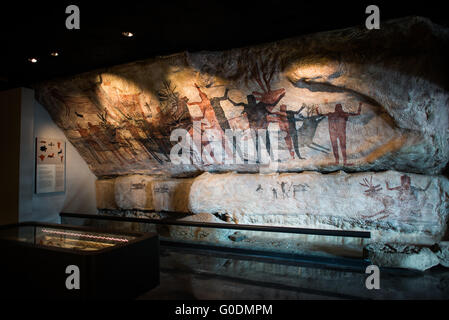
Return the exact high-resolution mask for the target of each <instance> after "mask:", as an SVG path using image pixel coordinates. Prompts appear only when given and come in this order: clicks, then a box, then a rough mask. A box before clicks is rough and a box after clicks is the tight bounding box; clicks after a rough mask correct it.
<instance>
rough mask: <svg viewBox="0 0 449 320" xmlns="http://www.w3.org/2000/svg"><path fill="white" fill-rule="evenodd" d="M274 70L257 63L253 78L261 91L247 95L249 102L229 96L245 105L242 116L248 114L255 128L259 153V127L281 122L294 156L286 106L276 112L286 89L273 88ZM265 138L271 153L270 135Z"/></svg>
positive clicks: (234, 103)
mask: <svg viewBox="0 0 449 320" xmlns="http://www.w3.org/2000/svg"><path fill="white" fill-rule="evenodd" d="M273 75H274V71H271V72H270V73H268V72H266V71H261V70H260V68H259V65H258V64H256V66H255V67H254V69H253V71H252V73H251V80H252V81H254V82H255V83H257V84H258V86H259V88H260V89H261V91H262V92H260V91H253V92H252V94H249V95H247V103H244V102H239V103H237V102H235V101H233V100H232V99H231V98H228V100H229V102H231V103H232V104H233V105H234V106H235V107H239V106H243V112H242V116H246V119H247V121H248V126H249V129H252V130H254V140H255V148H256V151H257V152H258V154H259V138H258V131H257V130H259V129H265V130H266V129H267V128H268V125H269V123H277V124H279V127H280V130H281V131H283V132H284V133H285V135H286V136H288V138H287V137H286V138H285V139H286V143H287V146H288V148H289V150H290V155H291V156H292V158H294V153H293V147H292V144H291V138H290V136H289V135H290V134H289V130H288V129H287V128H288V119H287V114H286V106H285V105H284V106H283V107H282V110H280V111H279V112H275V111H274V108H275V107H276V105H277V104H278V103H279V102H280V101H281V99H282V98H283V97H284V96H285V92H286V91H285V89H284V88H280V89H276V90H273V89H271V85H270V82H271V81H272V78H273ZM263 138H265V139H264V140H265V141H266V146H265V147H266V150H267V152H268V153H270V137H269V135H266V136H265V137H263Z"/></svg>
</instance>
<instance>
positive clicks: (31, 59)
mask: <svg viewBox="0 0 449 320" xmlns="http://www.w3.org/2000/svg"><path fill="white" fill-rule="evenodd" d="M28 61H29V62H31V63H36V62H37V59H36V58H29V59H28Z"/></svg>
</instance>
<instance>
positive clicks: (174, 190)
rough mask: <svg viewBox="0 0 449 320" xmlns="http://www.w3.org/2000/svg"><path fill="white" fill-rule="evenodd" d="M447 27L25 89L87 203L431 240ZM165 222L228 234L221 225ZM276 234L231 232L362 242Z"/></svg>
mask: <svg viewBox="0 0 449 320" xmlns="http://www.w3.org/2000/svg"><path fill="white" fill-rule="evenodd" d="M448 39H449V31H448V29H445V28H443V27H441V26H438V25H435V24H433V23H432V22H431V21H429V20H427V19H424V18H415V17H412V18H405V19H400V20H394V21H389V22H383V24H382V30H381V31H376V30H366V29H365V28H364V27H354V28H348V29H344V30H337V31H329V32H323V33H318V34H312V35H307V36H302V37H299V38H296V39H287V40H282V41H278V42H275V43H268V44H261V45H259V46H253V47H248V48H239V49H233V50H228V51H223V52H197V53H188V52H184V53H179V54H174V55H171V56H166V57H157V58H152V59H148V60H144V61H138V62H134V63H129V64H126V65H120V66H115V67H110V68H107V69H103V70H96V71H92V72H88V73H84V74H80V75H76V76H72V77H68V78H63V79H55V80H52V81H47V82H44V83H40V84H38V85H36V88H35V89H36V96H37V99H38V101H39V102H40V103H41V104H42V105H43V106H44V107H45V108H46V109H47V110H48V112H49V114H50V116H51V117H52V119H53V120H54V122H55V123H56V124H57V126H58V127H59V128H61V130H62V131H63V132H64V134H65V135H66V137H67V139H68V140H69V141H70V142H71V143H72V144H73V146H74V147H75V148H76V149H77V150H78V151H79V153H80V155H81V156H82V157H83V159H84V160H85V161H86V163H87V165H88V166H89V168H90V169H91V170H92V172H93V173H94V174H95V175H96V176H97V177H98V180H97V182H96V199H97V208H98V209H99V212H100V213H104V214H114V215H124V216H136V217H151V218H157V219H161V218H179V219H187V220H191V221H203V222H204V221H208V222H220V223H234V224H255V225H272V226H289V227H305V228H326V229H338V230H364V231H371V233H372V238H371V240H369V241H378V242H403V243H414V244H432V243H435V242H439V241H441V240H443V239H445V238H446V234H447V221H448V205H449V181H448V179H447V177H445V176H444V175H442V174H441V173H442V172H443V170H444V168H445V167H446V166H447V163H448V160H449V107H448V101H449V92H448V84H449V79H448V77H449V74H448V73H447V72H446V70H447V67H448V62H447V56H448V52H449V51H448ZM267 132H268V133H267ZM169 233H170V234H171V236H173V237H180V238H185V239H196V240H198V239H210V240H211V241H215V242H222V243H224V242H229V241H235V240H232V237H230V234H229V232H228V231H223V230H215V231H214V230H210V229H206V228H203V229H202V228H198V229H196V230H194V231H192V232H180V229H179V228H176V227H173V228H170V230H169ZM289 237H290V238H289ZM274 238H276V239H277V240H275V241H274V240H273V241H271V240H268V239H265V240H266V241H265V242H264V241H263V237H259V239H255V238H251V236H250V235H247V236H246V238H243V239H245V240H243V241H242V243H246V244H247V245H248V246H251V245H252V246H264V245H266V244H267V243H270V245H271V246H272V247H273V246H274V247H276V248H278V249H279V250H283V249H285V248H292V247H297V246H305V245H307V244H313V243H315V244H320V243H321V244H322V243H326V244H328V245H331V246H332V245H334V246H341V245H343V246H348V247H350V246H359V247H360V246H361V245H364V244H366V243H363V241H361V240H360V239H341V238H333V239H330V238H325V237H319V236H307V235H305V236H302V237H301V238H295V239H293V238H292V237H291V236H288V235H274V236H273V238H271V239H274ZM230 239H231V240H230ZM234 239H235V237H234ZM261 239H262V240H261ZM317 247H320V245H317ZM321 248H323V247H322V246H321Z"/></svg>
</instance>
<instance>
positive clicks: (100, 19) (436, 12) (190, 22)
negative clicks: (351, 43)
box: [0, 0, 449, 90]
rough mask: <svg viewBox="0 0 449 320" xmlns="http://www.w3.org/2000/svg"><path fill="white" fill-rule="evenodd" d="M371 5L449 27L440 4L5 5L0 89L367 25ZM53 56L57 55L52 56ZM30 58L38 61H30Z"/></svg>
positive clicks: (384, 15) (390, 14)
mask: <svg viewBox="0 0 449 320" xmlns="http://www.w3.org/2000/svg"><path fill="white" fill-rule="evenodd" d="M392 2H394V3H392ZM69 4H76V5H78V6H79V8H80V12H81V15H80V16H81V29H80V30H67V29H66V28H65V20H66V18H67V16H68V15H67V14H66V13H65V8H66V6H68V5H69ZM369 4H376V5H378V6H379V8H380V17H381V21H385V20H389V19H394V18H400V17H406V16H412V15H415V16H424V17H428V18H430V19H431V20H432V21H433V22H435V23H438V24H441V25H445V26H447V21H448V20H449V19H447V17H446V15H449V14H447V13H446V10H445V6H444V4H443V2H441V1H440V2H437V1H425V2H420V4H416V3H414V2H412V1H410V2H406V1H389V2H380V1H377V2H366V1H355V2H350V1H333V2H329V3H326V2H323V1H280V0H279V1H257V2H255V1H244V0H241V1H238V2H237V1H212V0H210V1H192V0H191V1H189V0H185V1H168V0H167V1H151V0H148V1H144V2H136V1H134V2H132V1H108V2H105V1H95V2H93V1H90V2H85V1H61V0H60V1H57V2H53V3H52V2H43V1H36V2H33V3H29V4H28V3H26V2H19V1H17V2H13V1H11V2H10V3H8V2H3V3H1V4H0V12H1V17H0V23H1V29H0V30H1V31H0V32H1V39H2V45H1V47H0V48H1V59H0V64H1V65H0V90H2V89H7V88H12V87H17V86H30V85H32V83H33V82H36V81H41V80H45V79H50V78H54V77H58V76H65V75H71V74H76V73H80V72H84V71H89V70H92V69H96V68H102V67H107V66H112V65H116V64H121V63H125V62H131V61H135V60H139V59H145V58H150V57H153V56H157V55H166V54H171V53H176V52H180V51H184V50H187V51H191V52H193V51H199V50H223V49H230V48H236V47H242V46H248V45H252V44H260V43H264V42H270V41H276V40H282V39H285V38H289V37H296V36H300V35H303V34H308V33H314V32H319V31H327V30H334V29H339V28H345V27H351V26H355V25H362V26H363V25H364V24H365V19H366V17H367V14H365V8H366V7H367V6H368V5H369ZM123 31H131V32H134V33H135V37H133V38H126V37H124V36H122V34H121V33H122V32H123ZM52 51H58V52H59V56H58V57H52V56H50V52H52ZM30 57H36V58H38V59H39V61H38V63H36V64H32V63H30V62H28V58H30Z"/></svg>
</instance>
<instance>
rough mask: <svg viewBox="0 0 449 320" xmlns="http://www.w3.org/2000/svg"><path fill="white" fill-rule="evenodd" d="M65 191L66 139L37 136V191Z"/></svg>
mask: <svg viewBox="0 0 449 320" xmlns="http://www.w3.org/2000/svg"><path fill="white" fill-rule="evenodd" d="M64 191H65V141H64V140H61V139H48V138H39V137H38V138H36V193H52V192H64Z"/></svg>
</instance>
